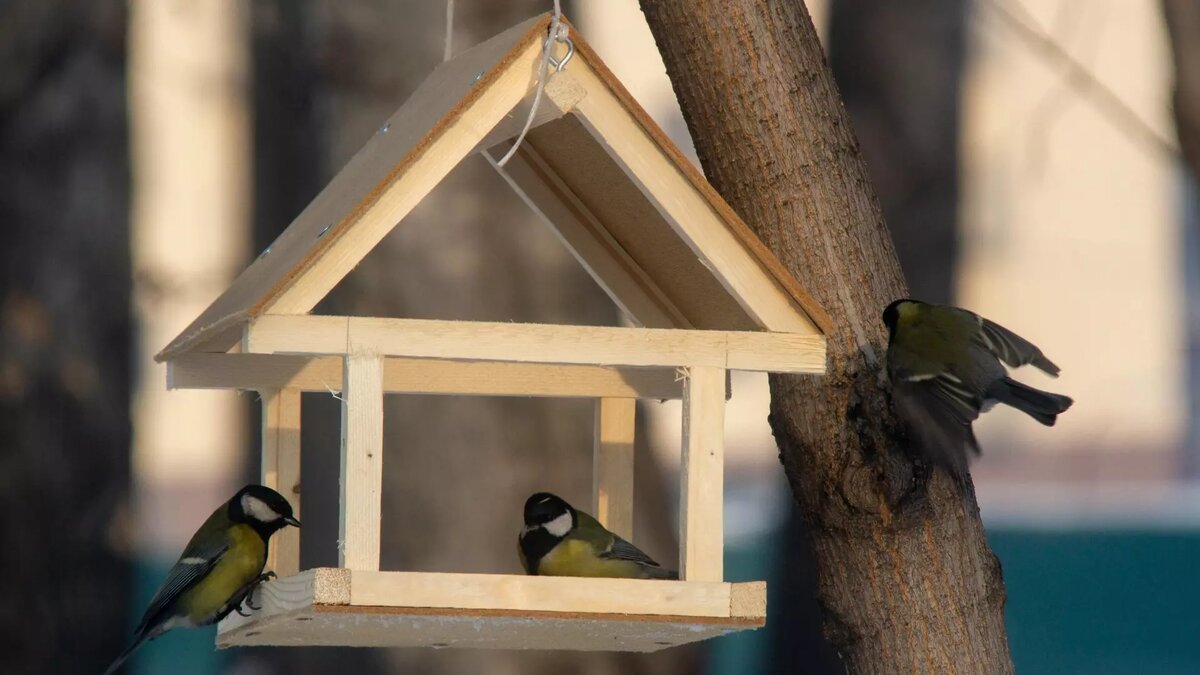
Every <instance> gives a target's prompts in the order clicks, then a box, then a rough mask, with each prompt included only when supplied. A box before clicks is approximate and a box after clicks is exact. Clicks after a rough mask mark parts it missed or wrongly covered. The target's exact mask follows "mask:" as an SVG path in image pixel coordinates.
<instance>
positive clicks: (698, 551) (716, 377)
mask: <svg viewBox="0 0 1200 675" xmlns="http://www.w3.org/2000/svg"><path fill="white" fill-rule="evenodd" d="M724 463H725V369H724V368H715V367H711V366H692V367H691V368H689V369H688V378H687V383H686V384H685V386H684V388H683V461H682V463H681V464H680V468H679V472H680V481H681V485H680V491H679V492H680V509H679V578H680V579H683V580H684V581H723V580H724V574H725V573H724V566H723V560H722V556H723V555H724V541H723V540H724V534H725V529H724V522H723V513H722V509H723V507H724V502H725V495H724V484H723V482H724V478H725V474H724V470H725V466H724Z"/></svg>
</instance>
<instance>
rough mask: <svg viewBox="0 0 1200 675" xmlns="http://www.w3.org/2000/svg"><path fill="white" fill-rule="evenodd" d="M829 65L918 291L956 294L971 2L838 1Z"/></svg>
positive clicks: (944, 296)
mask: <svg viewBox="0 0 1200 675" xmlns="http://www.w3.org/2000/svg"><path fill="white" fill-rule="evenodd" d="M831 10H832V11H831V14H830V28H829V65H830V68H831V69H832V70H833V76H834V79H835V80H836V81H837V85H838V89H839V90H840V91H841V93H842V101H843V102H844V103H845V105H846V112H847V113H849V115H850V122H851V124H852V126H853V128H854V134H855V136H856V137H857V138H858V142H859V147H860V149H861V150H862V154H863V158H864V159H865V160H866V162H867V169H868V170H869V172H870V176H871V184H872V185H874V186H875V192H876V193H877V194H878V195H879V204H880V206H881V207H882V208H883V216H884V220H885V221H886V222H887V225H888V230H890V231H891V233H892V241H893V242H894V244H895V246H896V255H897V257H899V259H900V267H901V268H902V269H903V270H904V276H905V278H906V279H907V280H908V288H909V291H910V292H911V293H912V294H913V296H914V297H917V298H921V299H923V300H926V301H929V302H939V303H945V302H952V301H953V300H954V274H955V271H956V264H957V261H958V194H959V179H958V148H959V126H960V125H959V117H960V116H959V108H960V106H959V91H960V85H961V82H962V74H963V67H964V65H965V63H966V24H967V21H966V19H967V2H966V0H917V1H916V2H903V3H898V2H889V0H832V6H831Z"/></svg>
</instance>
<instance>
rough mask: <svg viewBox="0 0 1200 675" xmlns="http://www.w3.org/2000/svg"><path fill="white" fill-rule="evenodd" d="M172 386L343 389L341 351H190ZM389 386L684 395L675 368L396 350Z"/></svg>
mask: <svg viewBox="0 0 1200 675" xmlns="http://www.w3.org/2000/svg"><path fill="white" fill-rule="evenodd" d="M167 388H168V389H248V390H262V389H283V388H293V389H299V390H301V391H317V392H325V391H341V390H342V357H340V356H294V355H288V354H183V355H181V356H178V357H176V358H174V359H171V360H170V361H168V362H167ZM383 391H384V393H386V394H455V395H464V396H546V397H563V398H645V399H658V400H665V399H677V398H680V397H681V396H682V393H683V388H682V387H681V383H680V382H679V380H678V377H677V376H676V374H675V371H674V369H663V368H612V367H606V366H576V365H552V364H542V363H502V362H496V361H447V360H443V359H412V358H403V357H392V358H387V359H384V362H383Z"/></svg>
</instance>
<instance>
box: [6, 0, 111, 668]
mask: <svg viewBox="0 0 1200 675" xmlns="http://www.w3.org/2000/svg"><path fill="white" fill-rule="evenodd" d="M124 82H125V16H124V3H120V2H111V1H110V2H94V3H76V2H66V1H65V0H24V1H20V2H5V3H0V223H3V227H4V233H5V240H4V245H3V246H0V550H2V551H3V553H0V597H3V598H4V602H3V603H2V604H0V672H4V673H22V674H29V675H34V674H38V673H86V672H93V671H96V670H98V668H99V667H102V664H104V663H106V662H107V661H108V660H109V659H110V658H112V656H113V655H114V654H116V653H117V652H119V651H120V649H121V647H122V646H123V643H124V640H125V636H126V626H125V625H124V623H123V622H121V621H119V620H115V619H116V618H117V617H124V616H126V615H127V609H128V607H127V603H128V598H129V572H128V569H127V568H126V564H125V560H123V558H124V555H125V553H127V552H126V551H119V550H115V548H116V547H117V546H118V544H117V542H124V540H125V537H124V536H122V534H123V533H121V532H120V530H121V529H122V528H123V527H124V525H125V517H124V513H125V511H124V506H123V502H122V500H123V499H124V497H125V495H126V493H127V491H128V486H129V442H130V425H129V396H130V374H131V368H130V345H131V326H130V310H129V307H130V293H129V278H130V261H129V204H128V198H127V193H128V188H129V166H128V160H127V152H128V149H127V147H126V145H127V138H128V136H127V132H126V119H125V118H126V103H125V91H124Z"/></svg>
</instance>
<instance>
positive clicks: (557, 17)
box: [496, 0, 567, 167]
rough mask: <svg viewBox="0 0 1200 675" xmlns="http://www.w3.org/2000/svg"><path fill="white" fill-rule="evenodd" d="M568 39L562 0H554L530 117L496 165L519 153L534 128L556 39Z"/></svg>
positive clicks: (503, 163)
mask: <svg viewBox="0 0 1200 675" xmlns="http://www.w3.org/2000/svg"><path fill="white" fill-rule="evenodd" d="M566 39H567V27H566V26H565V25H563V23H562V6H561V2H560V0H554V16H553V17H552V18H551V19H550V32H549V34H547V35H546V42H545V44H543V45H542V65H541V67H540V68H538V83H537V91H536V92H534V94H533V105H532V106H530V108H529V117H527V118H526V119H525V128H523V129H521V133H520V134H519V135H518V136H517V140H516V142H515V143H513V146H512V147H511V148H509V149H508V152H506V153H504V156H503V157H501V158H500V161H498V162H496V166H499V167H503V166H504V165H505V164H507V163H508V160H510V159H512V156H513V155H515V154H517V148H519V147H521V142H522V141H524V140H525V134H528V133H529V130H530V129H532V128H533V118H534V116H535V115H537V110H538V105H539V104H540V103H541V102H542V91H543V90H545V88H546V78H547V77H549V74H550V58H551V54H553V53H554V52H553V50H554V41H555V40H566Z"/></svg>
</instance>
